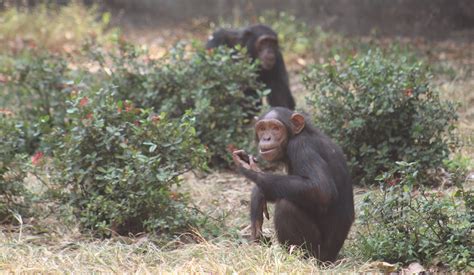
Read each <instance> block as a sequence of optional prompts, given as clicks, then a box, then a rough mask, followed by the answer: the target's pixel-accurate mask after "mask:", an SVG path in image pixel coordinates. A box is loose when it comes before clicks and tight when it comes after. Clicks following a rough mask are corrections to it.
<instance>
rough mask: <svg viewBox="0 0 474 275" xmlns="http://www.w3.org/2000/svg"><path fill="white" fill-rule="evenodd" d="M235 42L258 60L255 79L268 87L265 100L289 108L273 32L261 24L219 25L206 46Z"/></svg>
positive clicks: (292, 103) (285, 75)
mask: <svg viewBox="0 0 474 275" xmlns="http://www.w3.org/2000/svg"><path fill="white" fill-rule="evenodd" d="M238 44H240V45H242V46H245V47H246V48H247V52H248V54H249V55H250V57H251V58H252V59H253V60H257V59H258V60H260V65H261V67H260V70H259V72H258V80H259V81H261V82H263V83H264V84H265V86H266V88H268V89H270V94H269V95H268V96H267V101H268V104H270V106H273V107H275V106H281V107H286V108H289V109H291V110H293V109H294V108H295V101H294V99H293V96H292V95H291V91H290V87H289V81H288V73H287V72H286V67H285V62H284V61H283V56H282V54H281V52H280V49H279V47H278V37H277V34H276V33H275V32H274V31H273V30H272V29H271V28H270V27H268V26H265V25H255V26H250V27H248V28H246V29H244V30H242V31H235V30H225V29H221V30H218V31H216V32H214V33H213V35H212V36H211V37H210V39H209V40H208V42H207V44H206V47H207V48H208V49H210V48H215V47H218V46H220V45H225V46H227V47H234V46H236V45H238ZM245 94H246V95H248V96H250V95H252V96H255V95H256V92H255V91H246V92H245Z"/></svg>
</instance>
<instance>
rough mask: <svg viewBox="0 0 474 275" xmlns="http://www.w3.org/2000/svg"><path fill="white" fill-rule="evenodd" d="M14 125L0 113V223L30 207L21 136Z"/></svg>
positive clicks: (25, 159) (23, 142) (25, 158)
mask: <svg viewBox="0 0 474 275" xmlns="http://www.w3.org/2000/svg"><path fill="white" fill-rule="evenodd" d="M17 126H18V125H17V123H16V121H15V119H14V118H13V117H12V116H11V115H6V114H4V113H3V114H2V113H0V223H4V222H12V221H13V218H14V216H15V215H16V214H19V215H21V216H24V215H27V214H28V213H29V208H30V206H31V205H30V203H31V199H32V195H31V193H30V192H29V191H28V189H26V188H25V185H24V182H23V181H24V179H25V178H26V176H27V164H26V161H27V156H26V154H25V152H26V147H25V138H24V134H23V132H22V131H21V128H19V127H17ZM37 158H38V157H37Z"/></svg>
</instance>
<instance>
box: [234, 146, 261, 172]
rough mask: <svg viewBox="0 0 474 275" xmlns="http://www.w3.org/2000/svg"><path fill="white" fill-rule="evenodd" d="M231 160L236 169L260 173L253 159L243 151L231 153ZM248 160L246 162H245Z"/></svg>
mask: <svg viewBox="0 0 474 275" xmlns="http://www.w3.org/2000/svg"><path fill="white" fill-rule="evenodd" d="M232 159H233V160H234V163H235V165H237V167H239V168H240V167H242V168H244V169H248V170H253V171H255V172H261V170H260V168H259V167H258V165H257V164H256V163H255V157H254V156H252V155H248V154H247V153H246V152H245V151H244V150H236V151H234V152H232ZM247 159H248V160H247Z"/></svg>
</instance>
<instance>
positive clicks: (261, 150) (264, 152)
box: [260, 147, 277, 154]
mask: <svg viewBox="0 0 474 275" xmlns="http://www.w3.org/2000/svg"><path fill="white" fill-rule="evenodd" d="M276 149H277V148H276V147H271V148H260V154H268V153H270V152H273V151H275V150H276Z"/></svg>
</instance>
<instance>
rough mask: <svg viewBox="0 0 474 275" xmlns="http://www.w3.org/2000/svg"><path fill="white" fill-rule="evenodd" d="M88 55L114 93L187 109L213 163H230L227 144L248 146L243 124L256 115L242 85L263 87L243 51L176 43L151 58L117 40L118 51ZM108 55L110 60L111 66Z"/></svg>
mask: <svg viewBox="0 0 474 275" xmlns="http://www.w3.org/2000/svg"><path fill="white" fill-rule="evenodd" d="M90 49H91V50H92V48H90ZM92 56H93V58H94V60H96V61H98V62H99V63H100V64H101V65H102V67H103V68H104V72H105V75H106V76H105V78H106V79H107V80H108V83H109V86H110V88H111V89H113V90H114V93H115V95H116V96H117V98H119V99H121V100H124V99H130V100H131V101H132V102H134V103H135V104H136V105H137V106H140V107H146V108H151V107H153V108H154V109H155V111H157V112H166V113H168V114H169V115H170V116H172V117H180V116H182V115H183V114H184V113H185V112H186V111H187V110H188V109H191V110H192V113H193V116H195V117H196V130H197V134H198V136H199V138H200V139H201V141H202V143H203V144H205V145H206V146H207V147H208V148H209V151H210V152H211V154H212V156H213V160H214V164H222V163H223V162H222V160H226V161H227V162H226V163H230V157H229V153H228V151H227V149H226V148H227V146H228V145H229V144H234V145H235V146H237V147H238V148H242V147H243V148H245V147H248V146H249V145H248V144H249V138H248V135H247V134H246V133H248V131H247V129H246V128H247V126H248V125H249V118H252V117H253V116H254V115H256V113H255V110H254V108H252V106H254V104H255V100H256V99H252V98H249V97H245V96H244V93H243V90H244V89H246V88H252V89H259V88H261V87H262V86H261V85H260V84H258V83H257V81H256V70H257V68H256V65H255V64H251V62H250V59H249V58H247V57H246V56H245V54H244V53H242V52H239V53H231V50H229V49H225V48H218V49H214V50H210V51H206V50H204V49H202V48H196V49H194V51H192V52H189V51H186V50H185V45H178V46H176V47H175V48H173V49H171V51H170V53H169V55H167V56H165V57H163V58H161V59H158V60H150V59H149V58H148V56H147V53H146V51H141V50H138V49H137V48H135V47H133V46H131V45H121V47H120V51H119V52H118V53H115V54H112V55H106V54H104V53H103V52H101V51H100V49H95V50H92ZM107 60H112V62H111V65H110V63H109V62H107ZM107 72H112V73H107ZM260 96H263V93H260ZM224 163H225V162H224Z"/></svg>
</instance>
